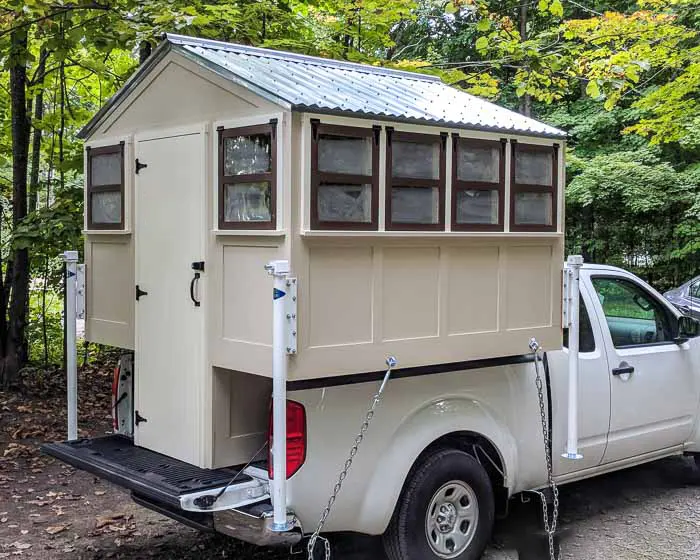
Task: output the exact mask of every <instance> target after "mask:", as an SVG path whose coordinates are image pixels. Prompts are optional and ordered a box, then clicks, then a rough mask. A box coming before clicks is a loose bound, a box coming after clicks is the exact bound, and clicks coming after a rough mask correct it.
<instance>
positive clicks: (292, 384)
mask: <svg viewBox="0 0 700 560" xmlns="http://www.w3.org/2000/svg"><path fill="white" fill-rule="evenodd" d="M532 361H533V357H532V354H521V355H518V356H505V357H500V358H487V359H484V360H470V361H467V362H451V363H448V364H436V365H432V366H418V367H409V368H402V369H397V370H394V372H393V373H392V375H391V378H392V379H405V378H407V377H418V376H421V375H435V374H438V373H449V372H454V371H466V370H470V369H482V368H492V367H498V366H507V365H512V364H526V363H528V362H532ZM385 374H386V370H381V371H370V372H366V373H353V374H350V375H338V376H336V377H324V378H320V379H300V380H299V381H288V382H287V391H306V390H309V389H321V388H325V387H338V386H340V385H354V384H356V383H371V382H373V381H381V380H382V379H384V375H385Z"/></svg>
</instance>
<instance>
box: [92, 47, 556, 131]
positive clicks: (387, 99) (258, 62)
mask: <svg viewBox="0 0 700 560" xmlns="http://www.w3.org/2000/svg"><path fill="white" fill-rule="evenodd" d="M164 43H165V44H164V45H161V46H160V47H159V49H158V50H157V52H155V53H154V54H153V55H152V59H158V58H160V57H162V56H163V55H164V54H165V52H167V49H168V48H173V49H174V50H176V51H178V52H181V53H182V54H183V55H185V56H187V57H188V58H190V59H193V60H195V61H196V62H198V63H200V64H202V65H204V66H206V67H209V68H210V69H212V70H214V71H217V72H219V73H221V74H222V75H224V76H225V77H227V78H228V79H231V80H232V81H235V82H236V83H239V84H241V85H243V86H245V87H247V88H249V89H251V90H252V91H254V92H255V93H257V94H259V95H262V96H264V97H266V98H268V99H269V100H271V101H273V102H275V103H278V104H280V105H281V106H283V107H287V108H291V109H294V110H308V111H311V112H319V113H332V114H346V115H350V116H360V117H374V118H382V119H388V120H393V121H407V122H416V123H421V124H435V125H446V126H450V127H455V128H469V129H483V130H493V131H504V132H512V133H520V134H525V135H535V136H548V137H556V138H563V137H565V136H566V133H565V132H563V131H561V130H558V129H556V128H554V127H551V126H549V125H546V124H544V123H541V122H539V121H536V120H534V119H530V118H527V117H525V116H523V115H521V114H519V113H516V112H514V111H511V110H509V109H505V108H503V107H499V106H498V105H495V104H494V103H490V102H488V101H485V100H483V99H480V98H478V97H475V96H473V95H470V94H468V93H466V92H464V91H461V90H459V89H456V88H453V87H450V86H448V85H446V84H444V83H442V82H441V81H440V79H439V78H437V77H436V76H427V75H424V74H417V73H413V72H403V71H398V70H393V69H388V68H382V67H377V66H371V65H368V64H356V63H352V62H345V61H337V60H330V59H325V58H318V57H311V56H304V55H299V54H294V53H287V52H281V51H274V50H270V49H261V48H255V47H248V46H243V45H236V44H232V43H224V42H221V41H211V40H206V39H197V38H194V37H186V36H183V35H172V34H168V35H166V40H165V41H164ZM156 55H159V56H156ZM149 62H153V61H152V60H151V61H149ZM150 66H152V65H150ZM145 72H146V69H145V68H144V69H143V71H139V72H138V73H137V75H135V76H132V79H131V80H129V82H128V83H127V84H126V85H125V87H124V88H123V90H122V91H120V92H119V93H118V94H117V95H116V96H115V97H114V98H113V99H112V100H110V102H109V103H108V106H107V107H104V108H103V110H101V111H100V112H99V113H98V114H97V115H95V118H94V119H93V121H91V122H90V123H89V124H88V125H87V126H86V127H85V128H84V129H83V130H82V131H81V136H86V135H88V134H89V132H90V131H91V130H92V129H93V128H94V126H96V124H97V122H98V121H99V120H100V119H101V118H102V116H103V115H104V114H106V112H107V110H108V108H109V106H112V105H113V104H114V103H116V102H117V100H118V99H119V98H120V97H122V95H123V94H124V93H125V91H124V90H126V89H130V88H131V87H133V86H134V85H135V84H136V83H138V81H140V79H139V76H141V75H143V74H145Z"/></svg>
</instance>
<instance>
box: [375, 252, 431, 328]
mask: <svg viewBox="0 0 700 560" xmlns="http://www.w3.org/2000/svg"><path fill="white" fill-rule="evenodd" d="M439 267H440V249H439V248H438V247H406V248H385V249H384V259H383V267H382V268H383V270H382V274H383V278H382V315H383V332H382V338H383V339H384V340H400V339H406V338H421V337H426V336H437V335H438V321H439V315H440V313H439V294H440V289H439V272H440V268H439Z"/></svg>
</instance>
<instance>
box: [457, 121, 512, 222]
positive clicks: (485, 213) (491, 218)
mask: <svg viewBox="0 0 700 560" xmlns="http://www.w3.org/2000/svg"><path fill="white" fill-rule="evenodd" d="M505 145H506V144H505V142H499V141H496V140H477V139H473V138H460V137H459V135H457V134H454V135H453V136H452V153H453V156H452V229H453V230H458V231H503V208H504V204H505V203H504V200H505V158H504V157H503V156H504V150H505Z"/></svg>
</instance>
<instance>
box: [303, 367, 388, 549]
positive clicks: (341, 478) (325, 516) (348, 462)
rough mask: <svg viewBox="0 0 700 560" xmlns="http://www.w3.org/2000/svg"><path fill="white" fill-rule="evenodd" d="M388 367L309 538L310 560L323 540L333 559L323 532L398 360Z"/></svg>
mask: <svg viewBox="0 0 700 560" xmlns="http://www.w3.org/2000/svg"><path fill="white" fill-rule="evenodd" d="M386 365H387V370H386V374H384V380H383V381H382V384H381V385H380V387H379V391H377V393H376V394H375V395H374V397H373V398H372V404H371V406H370V407H369V410H368V411H367V413H366V414H365V420H364V422H362V426H361V427H360V433H358V434H357V436H356V437H355V443H354V444H353V446H352V447H351V448H350V453H349V454H348V458H347V459H346V460H345V464H344V465H343V469H342V470H341V471H340V475H339V476H338V482H336V483H335V486H334V487H333V493H332V494H331V497H330V498H329V499H328V504H327V505H326V507H325V509H324V510H323V513H322V514H321V518H320V519H319V521H318V526H317V527H316V530H315V531H314V533H313V534H312V535H311V538H309V544H308V546H307V551H308V554H309V556H308V560H314V547H315V546H316V541H317V540H319V539H320V540H321V541H323V545H324V547H325V560H330V558H331V545H330V542H329V541H328V539H327V538H325V537H322V536H321V531H322V530H323V526H324V525H325V523H326V519H328V516H329V515H330V513H331V509H332V508H333V504H334V503H335V501H336V499H337V498H338V494H340V489H341V488H342V487H343V481H344V480H345V479H346V478H347V476H348V472H349V471H350V467H352V462H353V460H354V459H355V456H356V455H357V451H358V449H359V448H360V445H361V444H362V441H363V440H364V439H365V434H366V433H367V428H369V424H370V422H371V421H372V418H373V417H374V411H375V410H376V408H377V405H378V404H379V401H381V400H382V394H383V393H384V387H386V383H387V381H389V377H390V376H391V371H392V370H393V369H394V368H395V367H396V358H394V357H393V356H390V357H388V358H387V359H386Z"/></svg>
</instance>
